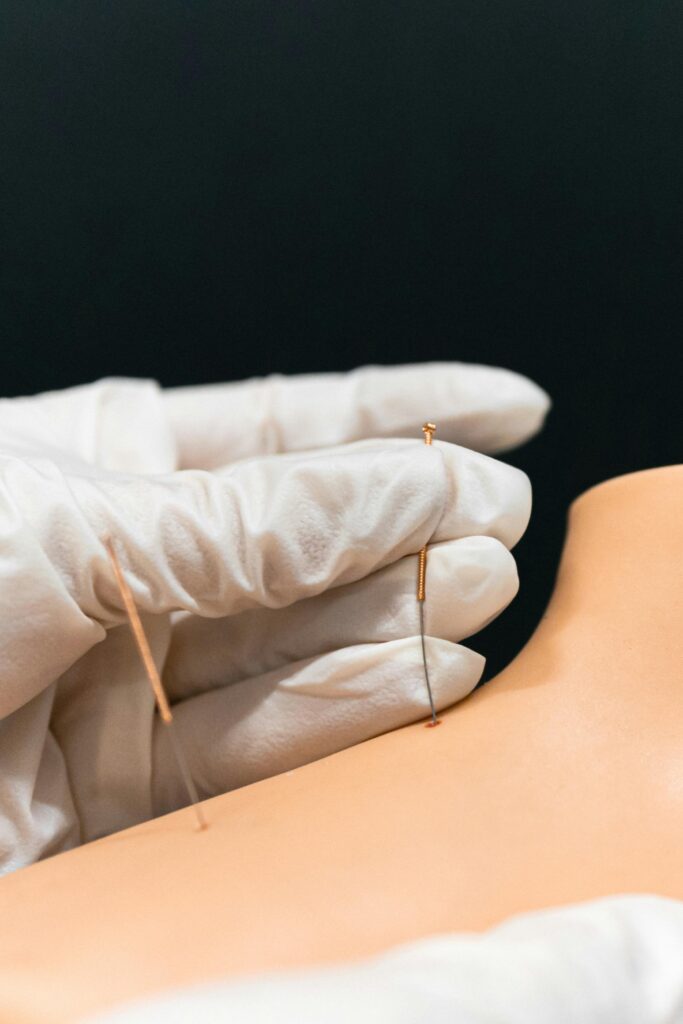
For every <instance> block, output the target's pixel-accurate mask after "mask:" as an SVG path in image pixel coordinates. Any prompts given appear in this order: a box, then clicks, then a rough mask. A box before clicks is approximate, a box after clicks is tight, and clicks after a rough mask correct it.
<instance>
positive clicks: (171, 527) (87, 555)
mask: <svg viewBox="0 0 683 1024" xmlns="http://www.w3.org/2000/svg"><path fill="white" fill-rule="evenodd" d="M11 477H12V480H11V491H12V495H11V498H12V501H14V502H16V503H17V504H19V505H20V506H21V509H22V513H23V516H24V518H25V519H27V520H28V525H29V526H30V528H31V530H32V532H33V534H34V535H35V536H36V537H37V538H38V539H39V542H40V544H41V546H42V548H43V550H44V552H45V553H46V554H47V556H48V559H49V561H50V562H51V564H52V565H53V566H54V567H55V569H56V571H57V572H58V573H59V574H60V575H61V577H62V579H63V581H64V584H65V589H67V590H68V591H69V593H70V595H71V597H72V599H73V600H75V601H76V603H77V604H78V606H79V607H80V609H81V611H82V612H84V613H85V614H86V615H88V616H90V617H91V618H92V619H95V620H98V621H99V622H102V623H104V624H112V623H113V622H118V621H121V619H122V615H121V601H120V597H119V595H118V591H117V589H116V586H115V582H114V579H113V575H112V572H111V567H110V565H109V563H108V560H107V557H106V553H105V549H104V546H103V544H102V538H103V536H104V535H112V536H113V537H114V538H115V541H116V545H117V549H118V551H119V555H120V557H121V561H122V563H123V565H124V569H125V571H126V573H127V576H128V579H129V582H130V584H131V587H132V589H133V592H134V596H135V599H136V601H137V602H138V604H139V606H140V608H141V609H142V610H145V611H149V612H156V613H161V612H165V611H169V610H172V609H185V610H187V611H191V612H194V613H195V614H200V615H206V616H220V615H229V614H232V613H234V612H237V611H241V610H242V609H245V608H249V607H257V606H265V607H282V606H284V605H287V604H290V603H292V602H293V601H297V600H300V599H301V598H304V597H309V596H312V595H314V594H317V593H321V592H322V591H324V590H326V589H327V588H328V587H331V586H338V585H340V584H343V583H348V582H351V581H353V580H356V579H360V578H362V577H364V576H366V575H367V574H368V573H370V572H372V571H374V570H375V569H377V568H380V567H381V566H383V565H387V564H389V563H391V562H393V561H395V560H396V559H398V558H401V557H402V556H404V555H406V554H409V553H412V552H416V551H418V550H419V549H420V548H421V547H422V546H423V545H424V544H425V543H428V542H429V541H439V540H449V539H453V538H457V537H463V536H470V535H472V534H478V535H483V536H492V537H495V538H497V539H498V540H500V541H501V542H502V543H503V544H505V545H506V546H507V547H510V546H512V544H514V543H515V542H516V540H517V539H518V538H519V536H520V535H521V533H522V532H523V530H524V528H525V526H526V523H527V520H528V516H529V506H530V492H529V484H528V480H527V478H526V476H525V475H524V474H523V473H521V472H520V471H519V470H516V469H513V468H511V467H509V466H506V465H504V464H503V463H500V462H496V461H494V460H492V459H489V458H487V457H486V456H482V455H478V454H476V453H474V452H470V451H468V450H466V449H461V448H457V447H455V446H453V445H448V444H435V445H433V446H431V447H426V446H424V445H422V444H421V443H420V442H407V441H387V442H365V443H361V444H359V445H355V446H348V447H346V448H340V449H335V450H333V451H331V452H325V453H320V454H308V455H302V456H289V457H282V456H277V457H272V458H265V459H255V460H253V461H250V462H245V463H241V464H238V465H236V466H235V467H233V468H232V469H231V470H230V471H229V472H224V473H204V472H201V471H195V472H180V473H175V474H169V475H167V476H160V477H154V478H147V477H124V476H114V475H110V476H105V477H100V478H92V477H85V476H84V477H70V478H66V477H64V476H63V475H61V474H59V473H58V471H57V470H56V468H55V467H54V466H53V467H51V468H50V469H49V472H46V471H45V467H41V469H37V468H36V467H32V466H30V465H29V464H26V463H23V464H18V463H17V464H14V471H13V472H12V473H11ZM4 482H5V487H6V490H8V489H9V481H8V480H7V478H6V479H5V481H4Z"/></svg>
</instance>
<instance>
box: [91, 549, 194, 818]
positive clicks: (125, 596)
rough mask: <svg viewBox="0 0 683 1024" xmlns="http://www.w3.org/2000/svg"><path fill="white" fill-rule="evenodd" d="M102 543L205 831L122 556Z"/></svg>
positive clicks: (187, 787)
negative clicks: (122, 562)
mask: <svg viewBox="0 0 683 1024" xmlns="http://www.w3.org/2000/svg"><path fill="white" fill-rule="evenodd" d="M103 543H104V546H105V548H106V549H107V554H108V555H109V560H110V561H111V564H112V568H113V570H114V575H115V576H116V583H117V585H118V588H119V591H120V593H121V598H122V600H123V606H124V608H125V609H126V614H127V616H128V621H129V622H130V628H131V629H132V631H133V636H134V637H135V643H136V644H137V648H138V651H139V652H140V657H141V658H142V663H143V665H144V666H145V672H146V674H147V678H148V679H149V683H150V686H151V687H152V691H153V693H154V697H155V699H156V702H157V706H158V708H159V714H160V715H161V720H162V722H163V723H164V725H165V726H166V727H167V734H168V737H169V740H170V741H171V747H172V749H173V754H174V756H175V759H176V762H177V764H178V768H179V770H180V774H181V776H182V779H183V782H184V783H185V788H186V789H187V792H188V794H189V797H190V800H191V802H192V805H193V807H194V812H195V815H196V816H197V822H198V824H199V828H200V829H204V828H206V820H205V818H204V815H203V813H202V810H201V807H200V805H199V795H198V793H197V787H196V786H195V784H194V781H193V779H192V775H191V774H190V769H189V767H188V764H187V761H186V760H185V755H184V753H183V750H182V747H181V746H180V743H179V742H178V737H177V735H176V734H175V731H174V729H173V715H172V713H171V708H170V705H169V703H168V698H167V696H166V691H165V690H164V686H163V683H162V682H161V677H160V675H159V672H158V670H157V667H156V665H155V663H154V658H153V657H152V651H151V650H150V646H149V641H148V639H147V636H146V634H145V631H144V629H143V626H142V621H141V619H140V614H139V612H138V610H137V607H136V605H135V601H134V599H133V593H132V591H131V589H130V587H129V586H128V582H127V580H126V577H125V576H124V575H123V569H122V568H121V563H120V561H119V556H118V555H117V554H116V548H115V547H114V541H113V540H112V538H111V537H103Z"/></svg>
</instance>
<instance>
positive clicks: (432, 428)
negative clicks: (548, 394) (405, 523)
mask: <svg viewBox="0 0 683 1024" xmlns="http://www.w3.org/2000/svg"><path fill="white" fill-rule="evenodd" d="M422 432H423V433H424V437H425V444H431V443H432V435H433V434H434V433H435V432H436V424H435V423H425V425H424V426H423V428H422ZM426 579H427V545H426V544H425V546H424V547H423V548H422V549H421V550H420V551H419V552H418V556H417V604H418V607H419V609H420V643H421V644H422V664H423V666H424V673H425V683H426V684H427V696H428V697H429V707H430V709H431V712H432V720H431V722H428V723H427V725H428V726H430V727H432V728H433V727H434V726H435V725H440V724H441V720H440V719H439V718H437V717H436V708H435V707H434V697H433V696H432V686H431V683H430V682H429V669H428V668H427V649H426V647H425V616H424V601H425V596H426Z"/></svg>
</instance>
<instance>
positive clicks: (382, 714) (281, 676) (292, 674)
mask: <svg viewBox="0 0 683 1024" xmlns="http://www.w3.org/2000/svg"><path fill="white" fill-rule="evenodd" d="M426 648H427V658H428V659H429V671H430V681H431V685H432V692H433V694H434V701H435V704H436V707H437V709H439V710H442V709H443V708H445V707H448V706H450V705H451V704H454V703H455V702H456V701H458V700H461V699H462V698H463V697H465V696H466V695H467V694H468V693H470V692H471V691H472V690H473V688H474V687H475V686H476V684H477V682H478V681H479V679H480V677H481V673H482V671H483V667H484V659H483V658H482V657H481V656H480V655H478V654H476V653H475V652H473V651H470V650H468V649H467V648H466V647H462V646H460V645H457V644H451V643H448V642H447V641H445V640H438V639H434V638H431V637H428V638H427V640H426ZM173 714H174V724H175V728H176V731H177V734H178V736H179V738H180V741H181V743H182V745H183V749H184V750H185V752H186V755H187V760H188V764H189V767H190V771H191V773H192V777H193V779H194V780H195V783H196V784H197V787H198V789H199V792H200V795H201V796H202V797H208V796H214V795H216V794H217V793H223V792H226V791H227V790H230V789H235V788H236V787H238V786H244V785H247V784H249V783H251V782H256V781H258V780H259V779H263V778H266V777H268V776H271V775H276V774H278V773H280V772H283V771H288V770H290V769H292V768H297V767H299V766H300V765H303V764H307V763H308V762H310V761H315V760H317V759H318V758H320V757H325V756H326V755H328V754H332V753H334V752H335V751H337V750H342V749H344V748H345V747H349V746H352V745H353V744H355V743H359V742H361V741H362V740H366V739H369V738H370V737H372V736H377V735H378V734H380V733H382V732H387V731H388V730H391V729H397V728H400V727H401V726H404V725H408V724H409V723H411V722H414V721H417V720H419V719H420V718H424V717H426V716H428V714H429V704H428V701H427V692H426V688H425V679H424V668H423V663H422V653H421V645H420V638H419V637H416V636H412V637H408V638H404V639H402V640H394V641H391V642H389V643H385V644H365V645H360V646H357V647H351V648H345V649H343V650H339V651H334V652H333V653H331V654H327V655H323V656H322V657H320V658H312V659H309V660H307V661H302V662H298V663H296V664H294V665H288V666H287V667H286V668H284V669H279V670H277V671H276V672H270V673H267V674H266V675H263V676H260V677H259V678H258V679H250V680H246V681H245V682H242V683H236V684H234V685H233V686H228V687H224V688H222V689H220V690H213V691H211V692H210V693H205V694H203V695H201V696H199V697H194V698H191V699H190V700H187V701H183V702H182V703H180V704H177V705H176V706H175V707H174V709H173ZM152 774H153V805H154V810H155V813H156V814H162V813H165V812H167V811H170V810H174V809H175V808H177V807H180V806H182V805H183V804H185V803H187V797H186V794H185V791H184V788H183V785H182V781H181V780H180V779H179V778H178V774H177V769H176V767H175V764H174V760H173V753H172V749H171V748H170V745H169V742H168V737H167V736H166V735H164V727H163V725H162V724H161V723H160V722H157V723H156V725H155V734H154V745H153V773H152Z"/></svg>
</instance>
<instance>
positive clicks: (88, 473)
mask: <svg viewBox="0 0 683 1024" xmlns="http://www.w3.org/2000/svg"><path fill="white" fill-rule="evenodd" d="M547 405H548V401H547V398H546V396H545V395H544V393H543V392H542V391H540V389H538V388H536V387H535V385H533V384H531V383H530V382H529V381H527V380H525V379H524V378H521V377H518V376H517V375H515V374H511V373H508V372H506V371H501V370H492V369H488V368H483V367H466V366H458V365H457V364H444V365H437V366H426V367H425V366H422V367H420V366H416V367H399V368H388V369H383V370H382V369H372V368H370V369H365V370H360V371H356V372H355V373H353V374H349V375H339V376H336V375H335V376H332V377H324V376H323V377H307V378H303V379H297V378H294V379H292V380H291V381H287V380H284V379H281V378H275V379H269V380H266V381H257V382H247V383H246V384H238V385H221V386H218V387H210V388H206V389H197V388H192V389H183V390H180V391H176V392H173V391H171V392H166V393H164V392H160V391H159V390H158V389H157V388H156V386H155V385H154V384H152V383H150V382H134V381H117V380H111V381H103V382H100V383H98V384H95V385H90V386H87V387H81V388H75V389H72V390H69V391H64V392H56V393H53V394H49V395H41V396H37V397H35V398H29V399H13V400H5V401H3V402H0V531H1V536H2V545H1V547H0V578H1V579H2V597H1V598H0V601H1V602H2V613H3V614H2V616H0V665H1V667H2V684H1V686H0V719H2V720H1V721H0V814H1V817H0V865H1V866H2V868H3V869H4V870H9V869H11V868H13V867H17V866H20V865H21V864H25V863H28V862H30V861H32V860H35V859H37V858H38V857H41V856H44V855H46V854H47V853H52V852H56V851H57V850H60V849H65V848H67V847H69V846H72V845H74V844H77V843H78V842H80V841H83V840H86V839H92V838H94V837H96V836H98V835H102V834H104V833H107V832H111V831H114V830H116V829H118V828H123V827H125V826H128V825H131V824H134V823H135V822H138V821H141V820H144V819H146V818H149V817H151V816H152V815H153V814H156V813H159V812H160V811H164V810H168V809H171V808H173V807H176V806H179V805H180V804H182V803H183V802H184V801H185V794H184V792H183V790H182V788H181V787H180V786H179V784H178V779H177V773H176V769H175V765H174V763H173V762H172V760H171V758H170V757H169V750H168V748H167V746H166V737H165V735H164V734H163V728H162V727H161V726H160V724H159V721H158V719H157V717H156V715H155V713H154V704H153V699H152V695H151V692H150V690H149V687H148V685H147V683H146V681H145V676H144V673H143V671H142V667H141V665H140V662H139V658H138V655H137V652H136V650H135V648H134V645H133V643H132V639H131V635H130V632H129V629H128V626H127V624H126V620H125V616H124V614H123V610H122V606H121V600H120V597H119V594H118V590H117V588H116V586H115V582H114V578H113V575H112V572H111V567H110V565H109V563H108V560H107V557H106V554H105V550H104V548H103V545H102V537H103V535H105V534H107V533H109V534H111V535H113V537H114V538H115V539H116V542H117V547H118V551H119V554H120V557H121V560H122V562H123V565H124V569H125V571H126V573H127V577H128V580H129V582H130V585H131V587H132V590H133V593H134V595H135V599H136V602H137V604H138V607H139V608H140V610H141V611H142V613H143V617H144V621H145V626H146V629H147V632H148V635H149V638H150V641H151V644H152V648H153V653H154V656H155V658H156V660H157V663H158V665H159V668H160V670H162V672H163V675H164V678H165V681H166V684H167V686H168V689H169V691H170V695H171V697H172V699H173V701H174V702H176V708H175V715H176V721H177V727H178V730H179V731H180V732H181V733H182V735H183V739H184V745H185V747H186V751H187V754H188V759H189V761H190V766H191V769H192V772H193V775H194V777H195V779H196V782H197V784H198V786H199V789H200V792H201V794H202V795H204V796H207V795H212V794H215V793H218V792H221V791H225V790H227V789H229V788H231V787H234V786H237V785H241V784H244V783H246V782H250V781H253V780H255V779H257V778H261V777H263V776H265V775H269V774H273V773H275V772H278V771H282V770H285V769H287V768H291V767H294V766H297V765H300V764H302V763H305V762H306V761H309V760H311V759H313V758H316V757H320V756H323V755H324V754H327V753H330V752H332V751H334V750H338V749H341V748H342V747H345V746H348V745H350V744H352V743H355V742H358V741H359V740H362V739H365V738H367V737H369V736H372V735H375V734H376V733H379V732H382V731H385V730H386V729H390V728H395V727H397V726H399V725H402V724H405V723H407V722H409V721H412V720H414V719H416V718H419V717H421V716H422V715H424V714H425V713H426V709H427V706H426V695H425V689H424V680H423V677H422V669H421V659H420V650H419V642H418V641H417V638H416V633H417V630H418V623H417V606H416V602H415V566H416V560H415V557H414V553H415V552H416V551H417V550H419V548H420V547H421V546H422V545H423V544H425V543H427V542H429V543H430V544H435V545H436V546H435V547H434V549H433V552H432V554H431V555H430V561H429V576H428V600H427V605H426V622H427V631H428V633H429V634H430V640H429V642H428V656H429V659H430V669H431V674H432V683H433V688H434V692H435V698H436V702H437V706H438V707H444V706H446V705H448V704H451V703H453V702H454V701H455V700H458V699H459V698H461V697H463V696H464V695H465V694H466V693H468V692H469V691H470V690H471V689H472V688H473V687H474V686H475V685H476V683H477V681H478V679H479V677H480V675H481V671H482V668H483V661H482V659H481V658H480V657H479V656H477V655H476V654H474V653H472V652H471V651H469V650H468V649H466V648H464V647H462V646H460V645H459V643H458V642H459V641H460V640H461V639H463V638H464V637H465V636H467V635H469V634H471V633H472V632H475V631H476V630H477V629H480V628H481V627H482V626H483V625H484V624H485V623H486V622H488V621H489V620H490V619H491V618H492V617H493V616H495V615H496V614H497V613H498V612H499V611H500V610H501V609H502V608H503V607H504V606H505V605H506V604H507V603H508V601H509V600H510V599H511V598H512V596H513V595H514V593H515V591H516V587H517V577H516V572H515V566H514V561H513V560H512V557H511V556H510V555H509V553H508V549H509V548H510V547H511V546H512V545H513V544H514V543H516V541H517V539H518V538H519V536H520V535H521V533H522V532H523V530H524V528H525V526H526V523H527V519H528V515H529V505H530V494H529V486H528V481H527V479H526V477H525V476H524V475H523V474H522V473H520V472H519V471H517V470H514V469H511V468H510V467H507V466H505V465H503V464H502V463H499V462H495V461H493V460H491V459H489V458H487V457H485V456H482V455H477V454H475V453H473V452H471V451H468V450H465V449H462V448H456V447H455V446H453V445H452V444H448V443H444V440H448V439H451V438H453V437H455V436H458V434H459V433H460V434H464V435H465V436H466V438H467V440H468V441H470V442H471V441H472V439H478V441H479V442H480V443H486V444H487V445H488V446H494V447H497V446H500V445H501V444H506V445H509V444H513V443H515V442H517V441H521V440H523V439H524V438H525V437H526V436H528V435H529V433H530V432H532V431H533V430H534V429H536V428H537V427H538V426H539V425H540V423H541V421H542V418H543V415H544V413H545V411H546V409H547ZM428 418H432V419H434V420H436V421H437V423H438V424H439V434H438V436H439V437H440V438H442V439H444V440H440V441H437V443H436V444H435V445H434V446H433V447H432V448H427V447H426V446H424V445H423V444H422V442H421V440H419V439H418V438H416V439H415V440H396V439H393V440H387V441H377V440H372V441H361V442H358V443H355V444H344V443H343V442H344V441H345V440H346V439H349V438H350V439H355V438H357V437H359V436H361V435H362V434H364V433H367V432H368V431H370V432H372V433H375V434H377V433H381V432H383V431H384V430H386V431H387V432H391V433H392V434H408V433H412V434H417V435H418V436H419V428H420V425H421V423H422V422H423V421H424V420H425V419H428ZM320 442H324V443H326V444H329V443H331V442H332V443H335V444H337V443H338V444H339V446H338V447H333V448H327V449H317V450H314V451H303V450H302V449H304V448H305V447H306V446H308V447H310V448H314V447H315V445H316V444H318V443H320ZM292 449H294V451H292ZM285 450H287V453H283V454H268V455H262V454H259V453H261V452H264V451H267V452H285ZM298 451H300V453H298V454H297V453H296V452H298ZM238 456H239V457H240V458H241V459H242V461H239V462H235V461H234V459H235V458H236V457H238ZM247 456H249V457H248V458H247ZM178 466H181V467H184V469H183V471H177V470H176V467H178ZM190 467H203V468H190ZM206 467H210V471H209V470H207V468H206ZM198 617H201V618H198Z"/></svg>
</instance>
